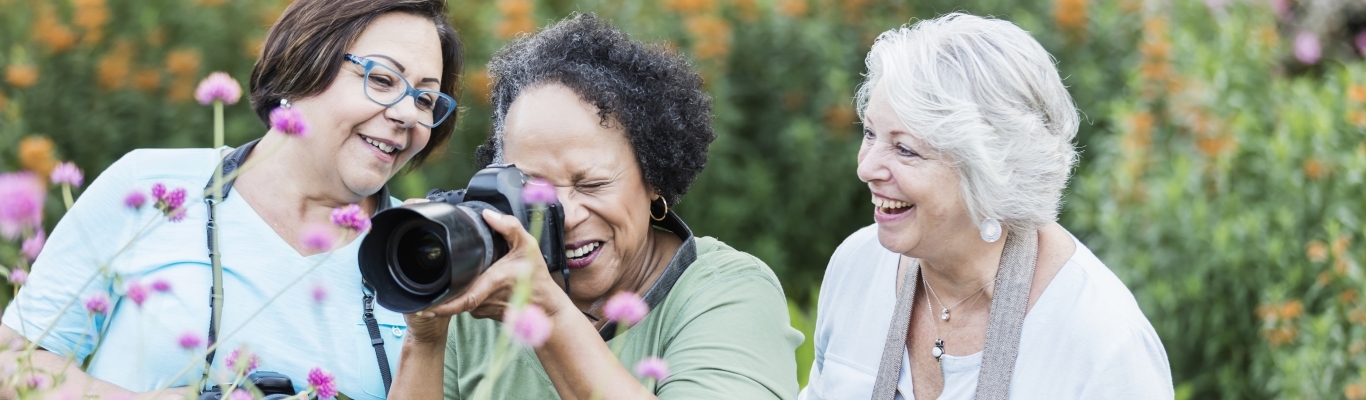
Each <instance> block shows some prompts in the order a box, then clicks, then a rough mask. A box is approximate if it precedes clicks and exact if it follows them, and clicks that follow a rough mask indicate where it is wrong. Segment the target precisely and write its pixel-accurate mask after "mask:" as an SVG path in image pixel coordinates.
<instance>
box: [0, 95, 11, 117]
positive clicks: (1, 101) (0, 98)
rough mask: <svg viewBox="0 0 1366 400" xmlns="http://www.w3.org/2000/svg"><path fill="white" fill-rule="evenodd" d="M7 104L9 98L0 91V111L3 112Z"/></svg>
mask: <svg viewBox="0 0 1366 400" xmlns="http://www.w3.org/2000/svg"><path fill="white" fill-rule="evenodd" d="M7 105H9V99H8V98H5V93H4V92H0V113H4V112H5V106H7Z"/></svg>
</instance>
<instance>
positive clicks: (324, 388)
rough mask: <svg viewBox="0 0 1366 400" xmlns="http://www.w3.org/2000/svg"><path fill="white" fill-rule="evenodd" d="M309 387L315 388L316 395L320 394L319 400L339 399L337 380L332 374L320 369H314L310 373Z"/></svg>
mask: <svg viewBox="0 0 1366 400" xmlns="http://www.w3.org/2000/svg"><path fill="white" fill-rule="evenodd" d="M308 386H309V387H311V388H313V390H314V393H317V394H318V398H319V399H332V398H336V397H337V380H336V378H334V377H332V373H330V372H327V370H324V369H322V368H320V367H313V369H311V370H309V371H308Z"/></svg>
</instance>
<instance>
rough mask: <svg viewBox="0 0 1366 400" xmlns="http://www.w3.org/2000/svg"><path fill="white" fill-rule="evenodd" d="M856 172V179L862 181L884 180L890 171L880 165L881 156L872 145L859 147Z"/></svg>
mask: <svg viewBox="0 0 1366 400" xmlns="http://www.w3.org/2000/svg"><path fill="white" fill-rule="evenodd" d="M857 172H858V179H859V180H861V181H864V182H873V181H885V180H887V179H888V177H889V176H890V172H888V171H887V168H886V167H884V166H883V165H882V157H880V156H879V155H878V152H877V151H875V150H874V149H873V148H872V146H863V147H861V148H859V153H858V169H857Z"/></svg>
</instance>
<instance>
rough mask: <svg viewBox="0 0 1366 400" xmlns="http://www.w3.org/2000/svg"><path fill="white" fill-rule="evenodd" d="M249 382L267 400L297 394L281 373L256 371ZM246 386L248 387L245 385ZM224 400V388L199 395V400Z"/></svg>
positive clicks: (286, 377)
mask: <svg viewBox="0 0 1366 400" xmlns="http://www.w3.org/2000/svg"><path fill="white" fill-rule="evenodd" d="M247 381H248V382H251V386H253V387H255V388H256V390H260V391H261V396H262V397H261V398H262V399H265V400H277V399H284V398H286V397H289V396H293V395H295V394H297V393H296V392H295V391H294V383H293V382H291V381H290V380H289V377H288V376H285V375H284V374H281V373H279V372H271V371H256V372H252V373H251V374H250V375H247ZM243 386H246V385H243ZM222 398H223V388H221V387H218V386H214V387H213V388H211V389H208V390H205V391H203V392H200V393H199V400H219V399H222Z"/></svg>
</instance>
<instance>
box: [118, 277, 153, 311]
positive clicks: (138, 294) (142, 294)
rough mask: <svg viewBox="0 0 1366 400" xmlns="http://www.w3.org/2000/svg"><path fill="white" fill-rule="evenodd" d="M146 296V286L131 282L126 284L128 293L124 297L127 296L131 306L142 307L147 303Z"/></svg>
mask: <svg viewBox="0 0 1366 400" xmlns="http://www.w3.org/2000/svg"><path fill="white" fill-rule="evenodd" d="M148 294H150V293H149V292H148V291H147V287H146V286H143V285H142V284H141V283H137V282H131V283H129V284H128V292H127V293H126V294H124V295H125V296H128V300H132V301H133V304H137V305H138V307H142V303H143V302H145V301H147V295H148Z"/></svg>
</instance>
